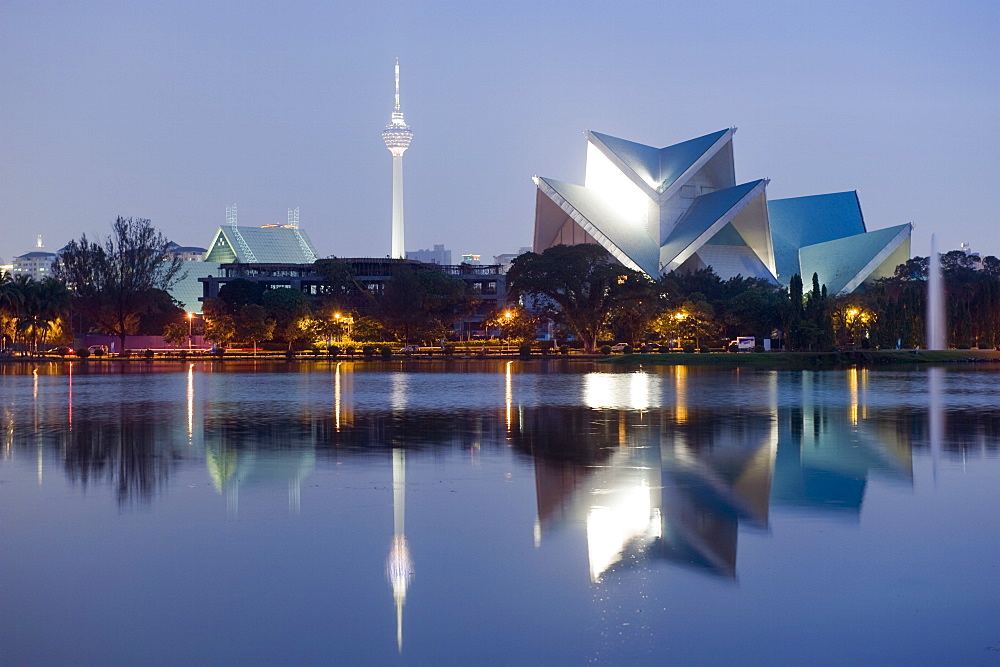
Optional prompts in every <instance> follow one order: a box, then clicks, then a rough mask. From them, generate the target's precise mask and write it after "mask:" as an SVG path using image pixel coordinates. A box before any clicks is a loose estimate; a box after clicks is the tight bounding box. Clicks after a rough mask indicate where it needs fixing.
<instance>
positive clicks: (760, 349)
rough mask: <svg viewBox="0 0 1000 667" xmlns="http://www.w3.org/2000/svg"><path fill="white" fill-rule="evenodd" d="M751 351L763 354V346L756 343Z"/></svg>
mask: <svg viewBox="0 0 1000 667" xmlns="http://www.w3.org/2000/svg"><path fill="white" fill-rule="evenodd" d="M753 351H754V352H763V351H764V344H763V343H757V344H756V345H755V346H754V348H753Z"/></svg>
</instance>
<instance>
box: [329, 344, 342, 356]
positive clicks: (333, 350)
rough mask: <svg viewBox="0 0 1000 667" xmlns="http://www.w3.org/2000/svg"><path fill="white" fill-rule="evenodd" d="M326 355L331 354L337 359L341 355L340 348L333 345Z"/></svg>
mask: <svg viewBox="0 0 1000 667" xmlns="http://www.w3.org/2000/svg"><path fill="white" fill-rule="evenodd" d="M326 353H327V354H329V355H330V356H331V357H336V356H337V355H339V354H340V347H338V346H337V345H331V346H330V347H328V348H326Z"/></svg>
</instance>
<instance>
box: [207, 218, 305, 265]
mask: <svg viewBox="0 0 1000 667" xmlns="http://www.w3.org/2000/svg"><path fill="white" fill-rule="evenodd" d="M241 238H242V242H241V241H240V239H241ZM244 244H245V245H244ZM316 259H317V254H316V248H314V247H313V244H312V241H310V240H309V237H308V236H307V235H306V232H305V230H304V229H299V228H296V227H243V226H239V227H236V228H235V229H234V228H233V227H231V226H229V225H225V226H223V227H219V229H218V231H217V232H216V233H215V238H214V239H213V240H212V244H211V247H210V248H209V250H208V253H207V254H206V255H205V260H206V261H211V262H219V263H222V264H228V263H231V262H239V263H241V264H252V263H262V264H311V263H313V262H315V261H316Z"/></svg>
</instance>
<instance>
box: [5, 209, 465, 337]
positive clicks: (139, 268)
mask: <svg viewBox="0 0 1000 667" xmlns="http://www.w3.org/2000/svg"><path fill="white" fill-rule="evenodd" d="M315 270H316V272H317V273H318V274H319V275H320V276H321V278H322V279H321V282H320V285H319V295H318V296H316V297H310V296H308V295H306V294H305V293H303V292H301V291H298V290H294V289H291V288H277V289H269V290H265V289H264V287H263V286H261V285H260V284H258V283H254V282H252V281H248V280H243V279H237V280H233V281H229V282H227V283H226V284H225V285H223V287H222V288H221V289H220V291H219V296H218V298H215V299H208V300H206V302H205V303H204V304H203V313H204V318H203V319H202V318H199V319H198V320H197V322H195V321H192V320H189V318H188V317H187V314H186V313H185V311H184V309H183V308H182V307H181V304H179V303H178V302H177V301H175V300H174V299H173V298H172V297H171V296H170V294H169V292H168V290H169V289H170V288H171V287H173V286H174V285H175V284H176V283H177V282H178V281H179V280H181V279H183V278H184V277H185V265H184V262H183V261H182V260H181V259H180V258H179V257H177V256H176V255H175V254H174V253H173V252H172V249H171V244H170V242H169V240H167V239H166V238H165V237H164V236H163V234H161V233H160V232H159V231H157V230H156V229H155V228H154V227H153V225H152V224H151V222H150V221H149V220H147V219H143V218H135V219H133V218H124V217H119V218H117V220H116V221H115V222H114V223H113V224H112V226H111V233H110V235H109V236H108V237H107V238H105V239H103V240H98V241H92V240H90V239H88V238H87V236H86V235H83V236H81V237H80V238H79V239H75V240H72V241H70V242H69V243H68V244H67V245H66V246H65V247H64V248H63V249H62V250H61V251H60V253H59V255H58V257H57V259H56V262H55V264H54V265H53V278H47V279H45V280H42V281H35V280H33V279H32V278H30V277H28V276H17V277H16V278H14V277H12V276H10V275H9V274H2V275H0V334H3V336H4V340H5V341H9V342H12V343H15V344H18V345H19V346H20V347H21V348H22V349H23V350H25V351H28V352H37V351H39V349H44V347H45V345H47V344H53V343H56V344H59V343H68V342H70V341H72V335H73V333H74V332H76V333H80V334H83V333H89V332H98V333H102V334H106V335H111V336H115V337H117V338H118V339H119V350H124V349H125V344H126V337H127V336H130V335H163V336H164V338H165V340H166V341H167V342H168V343H172V344H175V345H178V346H183V344H184V343H185V342H187V340H188V335H189V332H190V333H198V334H203V335H204V336H205V338H206V339H207V340H210V341H212V342H214V343H216V344H217V345H219V346H222V347H226V346H229V345H232V344H246V345H247V346H253V347H254V348H256V347H257V346H259V345H260V344H262V343H265V342H268V341H270V342H273V343H275V344H279V345H282V346H287V348H288V349H300V348H303V347H308V346H310V345H313V344H315V343H316V342H318V341H326V342H327V343H328V344H329V343H331V342H332V341H334V340H337V341H340V340H343V339H344V338H345V337H348V336H349V337H350V340H352V341H358V342H367V341H391V340H396V341H402V342H406V343H409V342H430V341H436V340H438V339H440V338H442V337H445V336H447V335H449V334H450V332H451V331H452V327H453V325H454V323H455V322H457V321H458V320H460V319H462V318H463V317H465V316H467V315H468V314H470V313H472V312H474V311H475V309H476V307H477V306H478V305H479V303H480V301H481V298H480V296H479V295H478V294H477V293H476V292H474V291H473V289H472V288H470V287H469V285H468V284H467V283H466V282H465V281H463V280H460V279H458V278H456V277H454V276H450V275H448V274H446V273H444V272H442V271H441V270H439V269H438V267H436V266H432V265H426V266H425V265H419V264H408V263H400V264H399V265H398V266H396V267H395V268H394V269H393V273H392V275H391V276H390V279H389V280H385V281H381V282H375V283H368V282H364V281H360V280H358V278H357V276H356V275H355V271H354V267H353V266H352V265H351V264H350V263H348V262H346V261H343V260H338V259H321V260H317V261H316V263H315Z"/></svg>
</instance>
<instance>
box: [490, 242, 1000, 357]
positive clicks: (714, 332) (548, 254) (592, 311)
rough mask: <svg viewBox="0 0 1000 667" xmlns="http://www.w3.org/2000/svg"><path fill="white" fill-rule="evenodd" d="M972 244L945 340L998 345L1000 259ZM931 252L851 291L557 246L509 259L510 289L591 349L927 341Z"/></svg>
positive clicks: (959, 257) (949, 269)
mask: <svg viewBox="0 0 1000 667" xmlns="http://www.w3.org/2000/svg"><path fill="white" fill-rule="evenodd" d="M975 262H976V259H975V258H973V257H971V256H969V255H967V254H966V253H965V252H963V251H960V250H956V251H952V252H949V253H946V254H944V255H942V257H941V264H942V269H943V274H944V283H945V290H946V294H947V296H946V302H947V304H948V306H947V308H948V312H947V319H948V333H949V343H950V345H951V346H954V347H977V346H978V347H994V346H995V345H997V344H998V343H1000V259H997V258H995V257H986V258H985V259H983V260H982V266H981V267H978V266H977V265H976V263H975ZM927 265H928V262H927V258H925V257H916V258H914V259H911V260H909V261H908V262H906V263H905V264H901V265H900V266H899V267H897V268H896V271H895V275H894V276H892V277H890V278H884V279H881V280H877V281H875V282H874V283H873V284H871V285H868V286H865V287H864V288H863V289H862V290H859V291H858V292H856V293H854V294H850V295H846V296H831V295H828V294H827V290H826V286H825V285H822V284H820V282H819V279H818V277H817V276H816V275H815V274H814V275H813V276H812V277H811V281H810V284H809V285H808V291H805V286H804V285H803V281H802V278H801V276H798V275H796V276H792V278H791V280H790V284H789V286H788V287H787V288H786V287H779V286H777V285H774V284H772V283H771V282H769V281H766V280H760V279H756V278H743V277H736V278H731V279H729V280H723V279H721V278H720V277H719V276H718V275H716V274H715V273H714V272H713V271H712V270H711V269H703V270H700V271H695V272H693V273H670V274H668V275H666V276H664V277H662V278H661V279H660V280H652V279H650V278H648V277H647V276H645V275H644V274H641V273H638V272H636V271H632V270H630V269H627V268H625V267H623V266H621V265H619V264H617V263H616V262H614V261H613V260H612V259H611V257H610V255H609V254H608V253H607V252H606V251H604V250H603V249H602V248H600V247H599V246H596V245H577V246H555V247H553V248H549V249H548V250H546V251H545V252H543V253H541V254H536V253H527V254H524V255H521V256H520V257H518V258H517V259H515V260H514V262H513V265H512V267H511V270H510V272H509V273H508V275H507V287H508V292H509V294H510V295H511V297H512V298H513V299H520V300H521V301H522V302H523V303H524V304H526V305H527V306H528V308H529V310H532V311H533V312H536V313H538V314H539V315H541V316H543V317H548V318H550V319H552V320H553V321H554V322H555V323H556V324H557V325H558V326H559V327H560V328H561V330H562V332H563V335H567V334H571V335H573V336H574V337H576V338H577V339H579V340H581V341H583V343H584V346H585V347H586V348H587V349H588V350H594V349H595V348H596V347H597V345H598V341H599V340H601V339H606V340H615V341H620V342H628V343H644V342H654V341H660V342H663V341H670V340H673V341H689V342H690V343H693V344H694V345H695V346H696V347H698V346H701V345H702V344H703V343H706V342H711V343H714V345H725V343H726V342H728V341H729V340H732V339H733V338H736V337H737V336H754V337H756V338H757V339H758V340H761V339H764V338H776V339H778V340H779V341H780V344H781V345H783V346H784V347H785V348H786V349H789V350H829V349H833V348H836V347H839V348H847V347H883V348H887V347H896V346H897V345H898V346H902V347H917V346H921V345H923V344H924V339H925V331H926V326H925V303H926V298H927Z"/></svg>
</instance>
